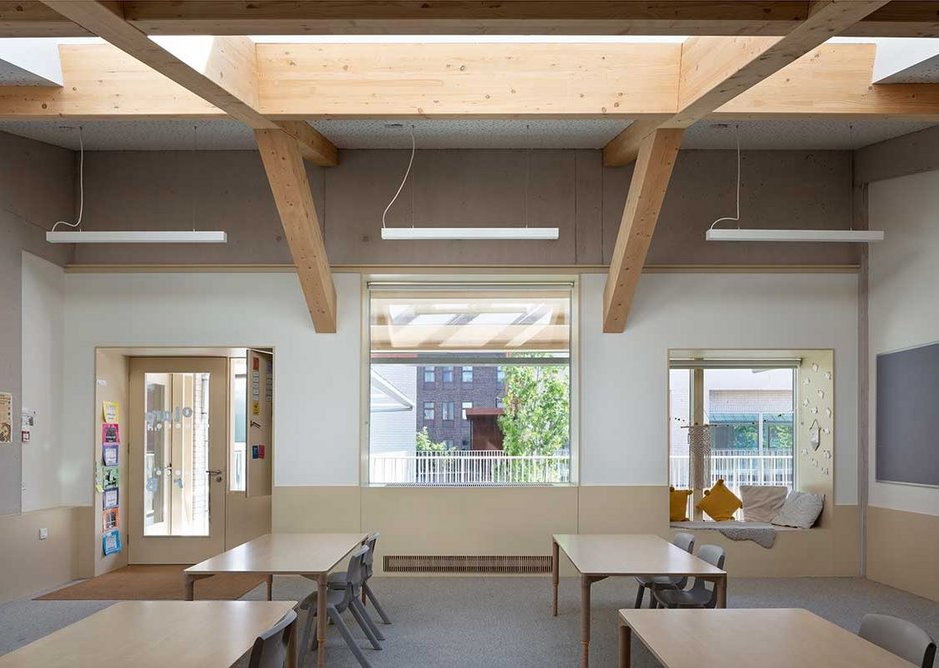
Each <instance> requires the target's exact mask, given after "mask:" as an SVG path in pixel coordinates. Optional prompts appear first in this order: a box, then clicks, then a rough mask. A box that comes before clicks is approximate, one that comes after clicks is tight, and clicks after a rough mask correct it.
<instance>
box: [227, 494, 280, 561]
mask: <svg viewBox="0 0 939 668" xmlns="http://www.w3.org/2000/svg"><path fill="white" fill-rule="evenodd" d="M271 517H272V515H271V497H270V496H245V494H244V492H229V493H228V499H227V501H226V503H225V549H226V550H230V549H231V548H233V547H237V546H238V545H241V544H242V543H246V542H247V541H249V540H251V539H252V538H257V537H258V536H263V535H264V534H266V533H270V532H271Z"/></svg>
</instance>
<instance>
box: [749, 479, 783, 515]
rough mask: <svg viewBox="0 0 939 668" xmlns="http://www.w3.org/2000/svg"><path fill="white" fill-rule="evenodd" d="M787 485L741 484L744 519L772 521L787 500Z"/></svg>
mask: <svg viewBox="0 0 939 668" xmlns="http://www.w3.org/2000/svg"><path fill="white" fill-rule="evenodd" d="M788 493H789V489H788V488H786V487H773V486H770V485H741V486H740V498H741V500H742V501H743V519H744V521H745V522H772V521H773V518H774V517H776V515H777V514H778V513H779V510H780V509H781V508H782V507H783V504H784V503H785V502H786V494H788Z"/></svg>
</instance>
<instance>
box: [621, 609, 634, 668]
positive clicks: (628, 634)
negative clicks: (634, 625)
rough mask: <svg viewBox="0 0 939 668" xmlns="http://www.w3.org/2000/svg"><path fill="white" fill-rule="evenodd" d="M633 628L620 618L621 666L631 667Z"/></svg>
mask: <svg viewBox="0 0 939 668" xmlns="http://www.w3.org/2000/svg"><path fill="white" fill-rule="evenodd" d="M632 635H633V630H632V629H631V628H630V627H629V626H627V625H626V624H624V623H623V621H622V620H620V623H619V668H629V663H630V658H629V653H630V650H631V649H632Z"/></svg>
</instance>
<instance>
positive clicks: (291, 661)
mask: <svg viewBox="0 0 939 668" xmlns="http://www.w3.org/2000/svg"><path fill="white" fill-rule="evenodd" d="M290 626H291V631H290V638H288V640H287V668H300V657H299V655H298V652H299V648H300V642H299V640H298V639H297V636H298V635H300V622H298V621H297V620H296V619H295V620H293V624H291V625H290Z"/></svg>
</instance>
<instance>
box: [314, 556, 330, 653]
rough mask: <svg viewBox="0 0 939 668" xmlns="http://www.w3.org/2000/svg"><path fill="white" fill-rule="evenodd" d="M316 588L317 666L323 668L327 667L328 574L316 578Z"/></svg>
mask: <svg viewBox="0 0 939 668" xmlns="http://www.w3.org/2000/svg"><path fill="white" fill-rule="evenodd" d="M316 586H317V591H318V593H317V595H316V640H317V641H318V642H319V646H318V647H317V648H316V665H317V667H318V668H323V666H325V665H326V621H327V619H326V596H327V594H328V591H327V587H326V573H320V574H319V575H317V576H316Z"/></svg>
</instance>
